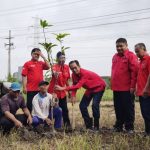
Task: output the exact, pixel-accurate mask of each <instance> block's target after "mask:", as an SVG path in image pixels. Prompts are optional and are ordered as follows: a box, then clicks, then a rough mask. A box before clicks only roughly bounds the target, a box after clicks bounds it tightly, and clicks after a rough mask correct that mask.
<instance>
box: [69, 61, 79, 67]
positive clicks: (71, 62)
mask: <svg viewBox="0 0 150 150" xmlns="http://www.w3.org/2000/svg"><path fill="white" fill-rule="evenodd" d="M73 63H75V64H76V65H77V66H79V67H80V63H79V61H78V60H72V61H70V62H69V67H70V65H71V64H73Z"/></svg>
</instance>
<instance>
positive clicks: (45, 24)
mask: <svg viewBox="0 0 150 150" xmlns="http://www.w3.org/2000/svg"><path fill="white" fill-rule="evenodd" d="M40 25H41V27H42V28H46V27H51V26H53V25H50V24H48V22H47V21H46V20H40Z"/></svg>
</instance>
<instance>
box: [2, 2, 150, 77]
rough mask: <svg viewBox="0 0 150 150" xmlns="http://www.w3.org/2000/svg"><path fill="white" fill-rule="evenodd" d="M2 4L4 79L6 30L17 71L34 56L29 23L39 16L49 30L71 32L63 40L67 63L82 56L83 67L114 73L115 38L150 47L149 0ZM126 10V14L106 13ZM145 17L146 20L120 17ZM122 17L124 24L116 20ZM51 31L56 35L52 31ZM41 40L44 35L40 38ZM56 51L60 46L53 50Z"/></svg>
mask: <svg viewBox="0 0 150 150" xmlns="http://www.w3.org/2000/svg"><path fill="white" fill-rule="evenodd" d="M0 4H1V5H0V18H1V19H0V60H1V62H0V69H1V72H0V79H5V77H6V76H7V70H8V69H7V50H6V48H5V47H4V43H7V40H6V39H4V38H5V37H7V36H8V30H12V36H13V37H14V39H12V41H13V43H14V45H15V49H14V50H12V55H11V56H12V73H13V72H15V71H17V68H18V66H22V65H23V64H24V62H25V61H27V60H29V59H30V51H31V49H32V48H33V45H34V39H33V37H34V34H33V33H34V29H33V27H31V26H34V22H35V19H34V18H33V17H36V16H38V17H39V18H44V19H46V20H48V21H49V22H50V23H51V24H53V25H54V26H53V27H51V28H50V29H49V31H51V33H54V32H55V33H59V32H67V33H70V34H71V35H70V36H69V37H68V38H66V40H65V45H66V46H69V47H71V49H69V50H68V51H67V52H66V57H67V63H68V62H69V61H70V60H72V59H78V60H79V61H80V63H81V65H82V67H84V68H86V69H89V70H92V71H95V72H97V73H98V74H100V75H110V71H111V58H112V55H113V54H114V53H115V51H116V50H115V41H116V39H117V38H119V37H125V38H127V40H128V44H129V48H130V49H131V50H133V49H134V45H135V44H136V43H138V42H144V43H145V44H146V46H147V49H148V50H149V49H150V28H149V24H150V8H149V7H150V1H149V0H133V1H131V0H122V1H121V0H0ZM141 9H142V10H141ZM135 10H141V11H135ZM128 11H129V13H125V14H118V15H111V16H106V15H109V14H116V13H121V12H128ZM131 11H134V12H132V13H131ZM101 16H104V17H101ZM85 18H89V19H85ZM141 18H145V19H142V20H137V21H129V22H122V21H126V20H135V19H141ZM78 19H79V20H78ZM71 20H78V21H71ZM120 21H121V22H122V23H114V22H120ZM62 22H65V23H62ZM87 26H88V27H87ZM91 26H92V27H91ZM80 27H81V28H80ZM82 27H87V28H82ZM79 28H80V29H79ZM70 29H72V30H70ZM39 32H40V33H41V31H39ZM47 36H48V37H52V36H51V35H50V33H48V34H47ZM42 40H43V36H42V34H40V39H39V42H42ZM51 40H52V41H53V40H54V39H51ZM58 50H59V48H57V49H56V50H55V52H57V51H58ZM43 52H44V50H43Z"/></svg>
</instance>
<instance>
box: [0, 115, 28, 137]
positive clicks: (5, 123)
mask: <svg viewBox="0 0 150 150" xmlns="http://www.w3.org/2000/svg"><path fill="white" fill-rule="evenodd" d="M15 117H16V119H17V120H19V121H20V122H21V123H22V124H23V125H27V117H26V116H25V115H24V114H19V115H15ZM0 126H1V128H2V130H3V133H4V134H5V133H9V132H10V130H11V129H12V128H13V127H14V126H15V125H14V123H13V122H12V121H11V120H9V119H8V118H6V117H5V116H3V117H1V118H0Z"/></svg>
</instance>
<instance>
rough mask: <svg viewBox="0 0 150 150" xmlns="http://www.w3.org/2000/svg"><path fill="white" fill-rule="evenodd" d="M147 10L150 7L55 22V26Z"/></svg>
mask: <svg viewBox="0 0 150 150" xmlns="http://www.w3.org/2000/svg"><path fill="white" fill-rule="evenodd" d="M146 10H150V7H148V8H143V9H137V10H131V11H125V12H118V13H112V14H106V15H100V16H95V17H87V18H82V19H72V20H66V21H60V22H55V23H54V24H60V23H61V24H62V23H68V22H75V21H80V20H82V21H84V20H88V19H97V18H104V17H111V16H114V15H121V14H128V13H134V12H139V11H146Z"/></svg>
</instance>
